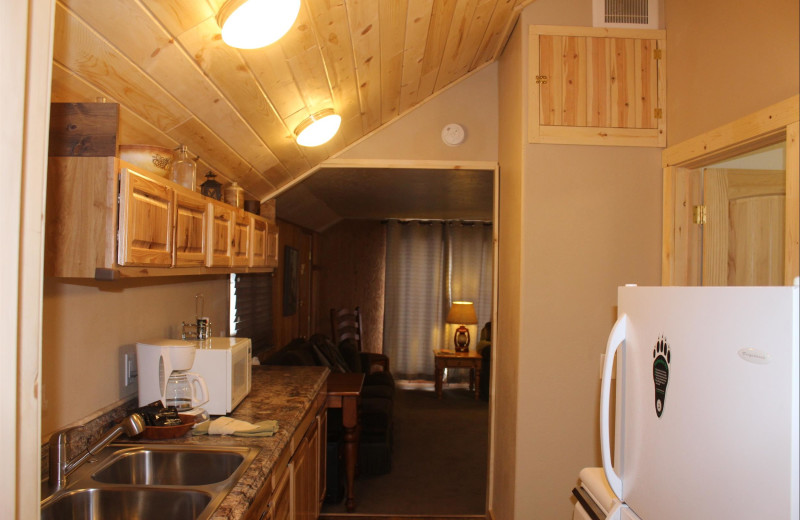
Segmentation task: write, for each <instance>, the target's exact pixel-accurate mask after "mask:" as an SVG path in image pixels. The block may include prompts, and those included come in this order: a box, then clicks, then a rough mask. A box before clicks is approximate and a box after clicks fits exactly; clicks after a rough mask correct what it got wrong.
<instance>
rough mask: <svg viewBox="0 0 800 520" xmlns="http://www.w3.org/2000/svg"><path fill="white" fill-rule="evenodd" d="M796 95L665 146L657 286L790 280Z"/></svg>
mask: <svg viewBox="0 0 800 520" xmlns="http://www.w3.org/2000/svg"><path fill="white" fill-rule="evenodd" d="M797 107H798V96H795V97H793V98H790V99H788V100H786V101H784V102H781V103H778V104H776V105H773V106H771V107H768V108H767V109H764V110H762V111H760V112H757V113H755V114H752V115H751V116H747V117H745V118H742V119H741V120H737V121H735V122H733V123H730V124H729V125H726V126H724V127H721V128H718V129H716V130H714V131H712V132H709V133H707V134H703V135H701V136H698V137H696V138H694V139H690V140H689V141H685V142H684V143H680V144H678V145H676V146H673V147H670V148H667V149H666V150H665V151H664V154H663V164H664V207H663V212H664V213H663V215H664V220H663V223H664V224H663V225H664V229H663V250H662V284H663V285H790V284H792V283H793V280H794V279H795V277H797V276H798V270H800V268H799V266H800V262H799V261H798V257H800V253H799V252H798V234H799V233H798V230H799V229H800V223H798V220H799V219H800V202H799V201H800V196H799V194H798V192H800V188H799V187H798V185H800V180H799V178H800V175H799V174H798V116H797V114H798V109H797Z"/></svg>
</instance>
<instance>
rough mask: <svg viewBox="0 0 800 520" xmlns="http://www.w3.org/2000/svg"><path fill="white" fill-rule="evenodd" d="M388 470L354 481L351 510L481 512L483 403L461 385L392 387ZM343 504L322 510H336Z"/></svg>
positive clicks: (485, 436) (485, 445)
mask: <svg viewBox="0 0 800 520" xmlns="http://www.w3.org/2000/svg"><path fill="white" fill-rule="evenodd" d="M394 421H395V424H394V435H395V438H394V453H393V456H392V466H393V467H392V471H391V473H389V474H387V475H381V476H375V477H370V476H360V477H358V478H357V479H356V482H355V491H356V510H355V513H357V514H396V515H482V514H484V513H485V510H486V467H487V457H488V445H489V442H488V426H489V413H488V404H487V403H486V402H485V401H481V400H478V401H476V400H475V399H474V398H473V394H472V393H470V392H469V391H468V390H467V389H465V388H452V389H445V391H444V396H443V399H441V400H438V399H436V394H435V393H434V392H433V385H432V384H431V386H430V388H429V389H401V388H398V389H397V390H396V395H395V402H394ZM344 512H345V507H344V502H342V503H340V504H325V505H324V506H323V509H322V513H323V514H326V513H327V514H342V513H344Z"/></svg>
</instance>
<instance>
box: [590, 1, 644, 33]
mask: <svg viewBox="0 0 800 520" xmlns="http://www.w3.org/2000/svg"><path fill="white" fill-rule="evenodd" d="M592 4H593V9H592V15H593V17H592V20H593V23H592V25H594V26H595V27H623V28H624V27H628V28H641V29H658V0H592Z"/></svg>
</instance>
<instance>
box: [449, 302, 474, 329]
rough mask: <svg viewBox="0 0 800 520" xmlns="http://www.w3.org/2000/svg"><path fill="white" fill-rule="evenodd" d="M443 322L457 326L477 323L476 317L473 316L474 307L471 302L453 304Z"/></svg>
mask: <svg viewBox="0 0 800 520" xmlns="http://www.w3.org/2000/svg"><path fill="white" fill-rule="evenodd" d="M445 321H447V323H456V324H458V325H469V324H474V323H478V316H477V315H476V314H475V306H474V305H473V304H472V302H453V305H452V306H451V307H450V312H448V313H447V319H446V320H445Z"/></svg>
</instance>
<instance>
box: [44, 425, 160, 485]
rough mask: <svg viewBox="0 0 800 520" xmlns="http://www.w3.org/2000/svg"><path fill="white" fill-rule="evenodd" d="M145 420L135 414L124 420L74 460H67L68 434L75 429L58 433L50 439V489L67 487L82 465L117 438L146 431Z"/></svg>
mask: <svg viewBox="0 0 800 520" xmlns="http://www.w3.org/2000/svg"><path fill="white" fill-rule="evenodd" d="M144 426H145V424H144V419H143V418H142V416H141V415H139V414H138V413H134V414H131V415H129V416H128V417H126V418H125V419H123V420H122V422H120V423H119V424H118V425H116V426H115V427H114V428H112V429H110V430H109V431H107V432H106V433H105V434H104V435H103V436H102V437H100V438H99V439H97V440H96V441H95V442H94V443H93V444H92V445H91V446H89V447H88V448H87V449H86V451H84V452H83V453H81V454H80V455H78V456H77V457H75V458H74V459H72V460H69V461H68V460H67V432H69V431H71V430H73V429H74V428H66V429H63V430H60V431H57V432H56V433H54V434H53V436H52V437H50V442H49V443H48V450H49V452H50V466H49V467H50V476H49V478H50V489H51V491H57V490H59V489H62V488H63V487H65V486H66V485H67V477H68V476H69V475H70V473H72V472H73V471H75V470H76V469H78V468H79V467H80V466H81V464H83V463H84V462H86V461H87V460H88V459H89V457H91V456H92V455H96V454H97V453H98V452H100V451H101V450H102V449H103V448H105V447H106V446H108V445H109V444H111V443H112V442H113V441H114V440H115V439H116V438H117V437H119V436H120V435H122V434H123V433H124V434H126V435H127V436H128V437H133V436H134V435H138V434H140V433H142V432H143V431H144Z"/></svg>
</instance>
